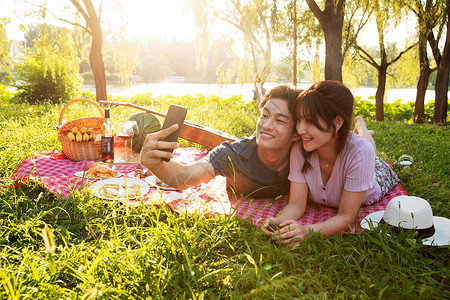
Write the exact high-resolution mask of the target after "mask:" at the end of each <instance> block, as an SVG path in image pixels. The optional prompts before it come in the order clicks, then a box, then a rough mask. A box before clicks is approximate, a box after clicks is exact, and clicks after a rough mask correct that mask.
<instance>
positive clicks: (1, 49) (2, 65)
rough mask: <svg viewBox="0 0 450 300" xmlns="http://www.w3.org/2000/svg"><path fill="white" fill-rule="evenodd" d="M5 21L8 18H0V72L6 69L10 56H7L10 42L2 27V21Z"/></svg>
mask: <svg viewBox="0 0 450 300" xmlns="http://www.w3.org/2000/svg"><path fill="white" fill-rule="evenodd" d="M7 22H8V20H6V19H0V72H3V71H4V69H6V67H7V66H9V64H10V57H9V47H10V42H9V40H8V36H7V34H6V29H5V27H4V23H7ZM0 80H1V78H0Z"/></svg>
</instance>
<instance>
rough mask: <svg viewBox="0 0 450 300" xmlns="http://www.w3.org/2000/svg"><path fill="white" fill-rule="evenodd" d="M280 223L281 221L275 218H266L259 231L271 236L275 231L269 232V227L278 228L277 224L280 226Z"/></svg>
mask: <svg viewBox="0 0 450 300" xmlns="http://www.w3.org/2000/svg"><path fill="white" fill-rule="evenodd" d="M280 223H281V221H280V220H278V219H277V218H267V219H266V221H264V224H263V225H262V226H261V230H262V232H264V233H265V234H267V235H270V236H273V235H274V233H275V231H273V230H271V229H270V227H269V226H276V227H279V226H278V224H280ZM272 228H273V227H272Z"/></svg>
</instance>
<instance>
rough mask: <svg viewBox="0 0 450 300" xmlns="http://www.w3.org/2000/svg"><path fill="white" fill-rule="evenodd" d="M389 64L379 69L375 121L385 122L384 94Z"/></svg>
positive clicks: (383, 64) (382, 65) (384, 64)
mask: <svg viewBox="0 0 450 300" xmlns="http://www.w3.org/2000/svg"><path fill="white" fill-rule="evenodd" d="M387 67H388V65H387V63H382V64H381V66H380V67H379V68H378V87H377V92H376V93H375V119H376V120H377V121H384V94H385V92H386V77H387Z"/></svg>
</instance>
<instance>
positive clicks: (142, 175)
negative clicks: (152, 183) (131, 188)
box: [134, 165, 153, 178]
mask: <svg viewBox="0 0 450 300" xmlns="http://www.w3.org/2000/svg"><path fill="white" fill-rule="evenodd" d="M152 175H153V173H152V171H150V170H147V171H145V172H144V169H143V168H142V166H141V165H138V166H137V167H136V169H135V170H134V177H136V178H145V177H148V176H152Z"/></svg>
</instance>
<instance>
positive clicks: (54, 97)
mask: <svg viewBox="0 0 450 300" xmlns="http://www.w3.org/2000/svg"><path fill="white" fill-rule="evenodd" d="M78 67H79V61H78V58H77V51H76V47H75V43H74V41H73V39H72V37H71V36H70V34H69V32H68V30H67V29H65V28H64V29H61V30H60V31H59V32H58V37H57V43H54V42H53V41H52V40H51V38H50V36H49V34H48V32H47V30H46V29H43V30H42V31H41V37H40V38H39V39H38V40H37V41H36V42H35V48H34V51H28V55H27V57H25V58H24V61H23V63H20V64H17V65H16V69H17V73H16V77H17V78H16V79H17V82H16V84H15V86H16V87H17V89H18V93H17V97H18V99H19V101H25V102H28V103H33V104H34V103H42V102H45V101H49V102H51V103H58V102H63V101H68V100H69V99H72V98H73V97H74V96H75V95H76V94H77V93H78V90H79V87H80V84H81V79H80V78H79V76H78Z"/></svg>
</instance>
